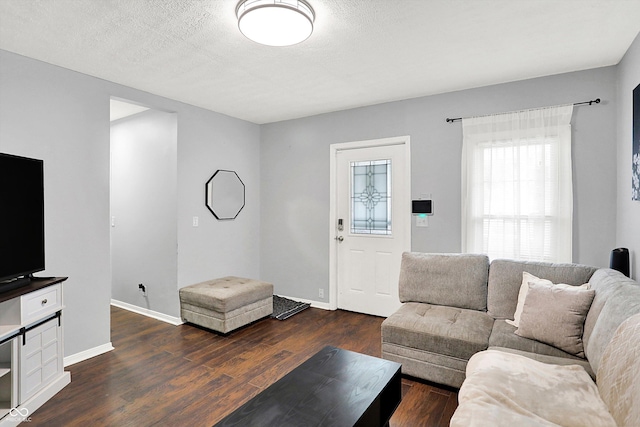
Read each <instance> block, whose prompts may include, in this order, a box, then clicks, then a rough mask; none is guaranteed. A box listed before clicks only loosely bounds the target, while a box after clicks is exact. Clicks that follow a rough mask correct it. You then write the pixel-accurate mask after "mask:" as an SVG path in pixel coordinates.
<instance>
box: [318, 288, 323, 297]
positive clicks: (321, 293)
mask: <svg viewBox="0 0 640 427" xmlns="http://www.w3.org/2000/svg"><path fill="white" fill-rule="evenodd" d="M318 296H319V297H320V298H324V289H322V288H320V289H318Z"/></svg>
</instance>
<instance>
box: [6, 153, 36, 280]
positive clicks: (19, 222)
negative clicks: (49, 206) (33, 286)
mask: <svg viewBox="0 0 640 427" xmlns="http://www.w3.org/2000/svg"><path fill="white" fill-rule="evenodd" d="M43 182H44V165H43V162H42V160H36V159H28V158H26V157H18V156H13V155H9V154H4V153H0V281H7V280H10V279H13V278H15V277H20V276H26V275H29V274H31V273H35V272H37V271H42V270H44V185H43Z"/></svg>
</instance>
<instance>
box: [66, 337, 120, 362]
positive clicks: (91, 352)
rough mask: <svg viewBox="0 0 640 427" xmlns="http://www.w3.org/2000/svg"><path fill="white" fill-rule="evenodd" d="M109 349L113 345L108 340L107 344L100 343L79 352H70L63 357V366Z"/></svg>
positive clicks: (98, 354) (111, 348)
mask: <svg viewBox="0 0 640 427" xmlns="http://www.w3.org/2000/svg"><path fill="white" fill-rule="evenodd" d="M111 350H113V345H112V344H111V343H110V342H109V343H107V344H102V345H99V346H97V347H93V348H90V349H89V350H85V351H81V352H80V353H76V354H72V355H71V356H67V357H65V358H64V360H63V363H64V367H65V368H66V367H67V366H70V365H74V364H76V363H78V362H82V361H83V360H87V359H91V358H92V357H96V356H100V355H101V354H104V353H107V352H109V351H111Z"/></svg>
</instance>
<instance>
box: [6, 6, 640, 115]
mask: <svg viewBox="0 0 640 427" xmlns="http://www.w3.org/2000/svg"><path fill="white" fill-rule="evenodd" d="M309 2H310V3H311V5H312V6H313V8H314V9H315V12H316V22H315V30H314V33H313V34H312V35H311V37H310V38H309V39H308V40H307V41H305V42H304V43H301V44H299V45H295V46H290V47H280V48H276V47H267V46H261V45H258V44H256V43H253V42H251V41H249V40H247V39H246V38H245V37H244V36H243V35H242V34H241V33H240V32H239V31H238V28H237V22H236V18H235V7H236V4H237V0H0V49H4V50H7V51H11V52H15V53H18V54H21V55H24V56H28V57H32V58H35V59H39V60H41V61H45V62H48V63H51V64H55V65H59V66H62V67H65V68H69V69H72V70H76V71H79V72H81V73H85V74H89V75H92V76H96V77H100V78H102V79H106V80H110V81H113V82H117V83H120V84H123V85H126V86H130V87H134V88H137V89H141V90H144V91H147V92H151V93H154V94H157V95H162V96H165V97H168V98H172V99H176V100H179V101H182V102H186V103H189V104H193V105H196V106H199V107H203V108H207V109H210V110H213V111H217V112H220V113H224V114H227V115H229V116H233V117H238V118H241V119H245V120H249V121H251V122H254V123H268V122H274V121H280V120H286V119H291V118H297V117H304V116H309V115H314V114H319V113H325V112H330V111H337V110H343V109H347V108H352V107H359V106H364V105H371V104H377V103H381V102H388V101H394V100H400V99H407V98H414V97H418V96H424V95H431V94H436V93H444V92H450V91H455V90H461V89H467V88H472V87H479V86H486V85H490V84H496V83H502V82H508V81H515V80H522V79H527V78H532V77H538V76H544V75H550V74H558V73H564V72H569V71H576V70H583V69H589V68H595V67H602V66H607V65H614V64H617V63H618V62H619V61H620V59H621V58H622V56H623V55H624V53H625V52H626V50H627V49H628V47H629V46H630V45H631V43H632V41H633V40H634V38H635V37H636V35H637V34H638V32H639V31H640V0H519V1H516V0H309Z"/></svg>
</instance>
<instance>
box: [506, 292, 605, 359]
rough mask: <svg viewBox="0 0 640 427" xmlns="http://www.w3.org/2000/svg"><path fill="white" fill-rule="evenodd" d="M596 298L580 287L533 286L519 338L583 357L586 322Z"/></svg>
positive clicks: (517, 333)
mask: <svg viewBox="0 0 640 427" xmlns="http://www.w3.org/2000/svg"><path fill="white" fill-rule="evenodd" d="M595 295H596V292H595V291H594V290H590V289H580V288H579V287H578V286H569V285H567V286H558V285H552V286H550V285H544V284H538V283H530V284H529V292H528V293H527V297H526V299H525V302H524V307H523V309H522V316H521V317H520V326H519V327H518V329H517V330H516V335H519V336H521V337H524V338H531V339H534V340H537V341H541V342H543V343H546V344H549V345H552V346H554V347H557V348H559V349H561V350H564V351H566V352H567V353H570V354H573V355H576V356H578V357H584V349H583V345H582V333H583V331H584V319H585V317H586V316H587V312H588V311H589V307H591V303H592V302H593V298H594V297H595Z"/></svg>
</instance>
